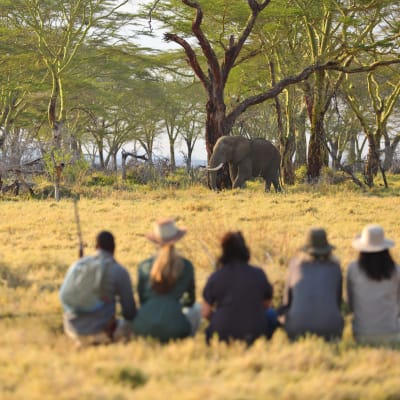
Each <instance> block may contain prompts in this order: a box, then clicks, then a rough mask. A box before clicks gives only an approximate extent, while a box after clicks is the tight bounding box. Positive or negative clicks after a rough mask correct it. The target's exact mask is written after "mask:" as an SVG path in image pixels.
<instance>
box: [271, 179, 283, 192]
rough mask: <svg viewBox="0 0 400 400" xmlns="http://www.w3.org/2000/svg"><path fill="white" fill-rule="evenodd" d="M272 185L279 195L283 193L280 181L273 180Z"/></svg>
mask: <svg viewBox="0 0 400 400" xmlns="http://www.w3.org/2000/svg"><path fill="white" fill-rule="evenodd" d="M272 184H273V185H274V188H275V192H277V193H278V192H282V188H281V185H280V183H279V179H278V180H273V181H272Z"/></svg>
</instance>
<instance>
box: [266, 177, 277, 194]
mask: <svg viewBox="0 0 400 400" xmlns="http://www.w3.org/2000/svg"><path fill="white" fill-rule="evenodd" d="M274 186H275V183H274ZM270 190H271V181H270V180H269V179H265V191H266V192H269V191H270Z"/></svg>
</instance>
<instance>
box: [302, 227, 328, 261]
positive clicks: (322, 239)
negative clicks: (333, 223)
mask: <svg viewBox="0 0 400 400" xmlns="http://www.w3.org/2000/svg"><path fill="white" fill-rule="evenodd" d="M334 248H335V246H332V245H331V244H330V243H329V242H328V239H327V237H326V231H325V230H324V229H322V228H311V229H310V230H309V231H308V233H307V237H306V242H305V244H304V245H303V246H302V247H300V250H302V251H304V252H306V253H308V254H312V255H317V256H324V255H327V254H329V253H330V252H331V251H332V250H333V249H334Z"/></svg>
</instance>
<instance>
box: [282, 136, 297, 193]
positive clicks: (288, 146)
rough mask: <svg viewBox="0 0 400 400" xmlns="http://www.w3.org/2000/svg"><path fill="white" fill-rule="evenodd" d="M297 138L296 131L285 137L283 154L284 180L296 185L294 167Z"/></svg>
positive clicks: (286, 182)
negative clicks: (293, 160)
mask: <svg viewBox="0 0 400 400" xmlns="http://www.w3.org/2000/svg"><path fill="white" fill-rule="evenodd" d="M295 145H296V140H295V136H294V133H293V134H291V135H288V136H287V137H286V139H285V144H284V151H283V154H282V161H281V167H282V172H283V181H284V183H285V184H287V185H294V183H295V173H294V168H293V162H292V159H293V155H294V152H295Z"/></svg>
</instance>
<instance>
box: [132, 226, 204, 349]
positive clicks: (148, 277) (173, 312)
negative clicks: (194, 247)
mask: <svg viewBox="0 0 400 400" xmlns="http://www.w3.org/2000/svg"><path fill="white" fill-rule="evenodd" d="M185 233H186V230H183V229H178V228H177V227H176V226H175V223H174V221H172V220H169V219H166V220H161V221H159V222H158V223H156V224H155V228H154V232H153V233H151V234H149V235H147V237H148V239H149V240H151V241H152V242H153V243H156V244H157V245H158V246H159V251H158V253H157V256H155V257H150V258H148V259H146V260H144V261H143V262H142V263H140V265H139V268H138V293H139V299H140V309H139V312H138V314H137V316H136V318H135V320H134V322H133V331H134V332H135V334H136V335H140V336H150V337H152V338H156V339H158V340H160V341H161V342H168V341H169V340H173V339H181V338H185V337H188V336H190V335H194V334H195V332H196V330H197V329H198V326H199V324H200V318H201V315H200V309H199V307H198V305H196V304H195V282H194V268H193V265H192V263H191V262H190V261H189V260H187V259H185V258H183V257H181V256H180V255H179V254H178V253H177V251H176V249H175V243H176V241H178V240H179V239H180V238H181V237H183V235H184V234H185Z"/></svg>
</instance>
